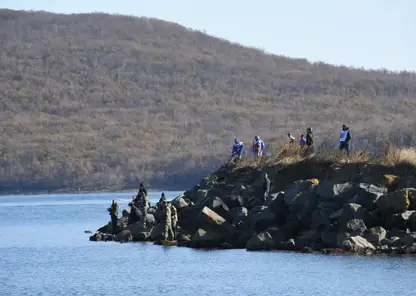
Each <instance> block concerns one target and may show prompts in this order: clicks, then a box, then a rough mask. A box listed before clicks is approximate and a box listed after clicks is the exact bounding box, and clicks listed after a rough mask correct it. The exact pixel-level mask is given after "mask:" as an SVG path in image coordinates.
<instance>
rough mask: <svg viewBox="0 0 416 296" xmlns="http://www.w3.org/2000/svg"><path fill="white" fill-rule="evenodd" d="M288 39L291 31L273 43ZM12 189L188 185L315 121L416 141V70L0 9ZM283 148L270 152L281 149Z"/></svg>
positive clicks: (118, 19)
mask: <svg viewBox="0 0 416 296" xmlns="http://www.w3.org/2000/svg"><path fill="white" fill-rule="evenodd" d="M270 38H278V36H270ZM0 99H1V101H0V107H1V108H0V116H1V117H0V118H1V120H0V141H1V142H0V145H1V146H0V164H1V165H0V169H1V172H0V191H2V192H6V191H9V192H10V191H18V190H20V191H21V192H22V191H40V190H58V189H64V190H69V189H74V188H75V189H77V188H80V189H81V190H94V189H120V188H132V187H136V186H137V181H138V180H140V181H142V180H143V181H144V182H146V184H150V185H151V186H153V188H154V187H158V188H165V189H167V188H178V189H179V188H181V189H182V188H184V187H187V186H189V185H190V184H192V183H194V182H195V181H197V180H199V178H200V177H202V176H204V175H205V174H207V173H209V172H211V171H213V170H214V169H215V168H217V167H218V165H220V163H221V162H222V161H223V160H224V159H225V157H227V156H228V155H229V150H230V146H231V145H232V141H233V139H234V137H238V138H241V139H242V140H244V141H245V142H247V143H248V142H249V141H251V140H252V137H253V136H254V135H259V136H261V137H262V138H264V139H265V140H266V145H267V144H270V141H271V140H270V139H273V142H276V141H279V140H280V139H282V140H284V141H285V140H286V138H285V134H286V133H287V132H289V131H291V132H292V133H294V135H296V136H297V137H298V136H299V135H300V133H302V132H303V131H304V130H305V128H306V127H307V126H312V127H313V128H314V129H315V134H316V139H317V141H318V142H322V141H325V140H328V142H327V144H331V145H332V144H334V143H336V138H337V134H338V130H339V128H340V125H341V124H342V123H346V124H348V125H349V126H350V127H351V132H352V135H353V139H354V146H355V147H358V146H363V147H365V148H368V147H377V146H378V145H379V144H380V143H381V141H386V140H393V141H395V142H398V141H399V142H400V141H401V142H403V143H404V144H411V143H412V141H414V139H415V137H414V136H415V124H414V122H415V119H414V118H415V111H416V75H415V74H414V73H407V72H402V73H392V72H388V71H383V70H380V71H367V70H363V69H350V68H347V67H335V66H331V65H327V64H324V63H309V62H308V61H307V60H303V59H291V58H287V57H283V56H276V55H270V54H266V53H264V52H263V51H261V50H257V49H253V48H247V47H244V46H241V45H239V44H233V43H230V42H228V41H226V40H222V39H218V38H214V37H211V36H208V35H206V34H203V33H202V32H198V31H194V30H189V29H187V28H184V27H182V26H180V25H177V24H174V23H169V22H165V21H161V20H158V19H147V18H135V17H130V16H120V15H107V14H99V13H95V14H73V15H61V14H52V13H46V12H22V11H12V10H7V9H3V10H0ZM268 147H270V145H268Z"/></svg>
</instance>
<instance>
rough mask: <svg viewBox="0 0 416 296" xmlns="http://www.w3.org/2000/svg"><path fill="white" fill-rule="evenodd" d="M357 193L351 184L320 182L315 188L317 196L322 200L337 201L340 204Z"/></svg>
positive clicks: (329, 181)
mask: <svg viewBox="0 0 416 296" xmlns="http://www.w3.org/2000/svg"><path fill="white" fill-rule="evenodd" d="M356 192H357V190H356V186H355V185H354V183H352V182H347V183H337V182H335V181H332V180H326V181H323V182H321V183H320V184H319V185H318V188H317V194H318V196H319V197H320V198H321V199H322V200H337V201H339V202H342V201H343V200H345V199H349V198H351V197H352V196H354V194H355V193H356Z"/></svg>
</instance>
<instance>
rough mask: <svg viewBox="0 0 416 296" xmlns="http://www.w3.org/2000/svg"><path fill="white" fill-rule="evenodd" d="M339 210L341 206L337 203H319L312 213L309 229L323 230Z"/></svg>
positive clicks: (327, 201)
mask: <svg viewBox="0 0 416 296" xmlns="http://www.w3.org/2000/svg"><path fill="white" fill-rule="evenodd" d="M340 209H341V204H340V203H339V202H338V201H331V200H326V201H321V202H319V203H318V204H317V206H316V208H315V209H314V210H313V212H312V220H311V228H313V229H323V228H325V226H327V225H329V224H331V220H332V219H334V215H333V214H334V213H335V212H337V211H339V210H340ZM335 218H336V217H335Z"/></svg>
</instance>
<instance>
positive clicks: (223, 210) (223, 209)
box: [205, 196, 231, 221]
mask: <svg viewBox="0 0 416 296" xmlns="http://www.w3.org/2000/svg"><path fill="white" fill-rule="evenodd" d="M205 206H207V207H208V208H210V209H211V210H213V211H214V212H216V213H217V214H218V215H220V216H221V217H223V218H224V219H225V220H227V221H230V220H231V215H230V210H229V208H228V206H227V205H226V203H225V202H224V201H223V200H222V199H221V198H219V197H217V196H216V197H213V198H210V199H209V200H208V201H207V203H206V204H205Z"/></svg>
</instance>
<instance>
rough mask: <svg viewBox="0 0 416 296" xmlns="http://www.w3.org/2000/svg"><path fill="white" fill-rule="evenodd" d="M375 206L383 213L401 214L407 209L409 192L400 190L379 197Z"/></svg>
mask: <svg viewBox="0 0 416 296" xmlns="http://www.w3.org/2000/svg"><path fill="white" fill-rule="evenodd" d="M376 203H377V206H378V207H379V208H380V210H381V211H382V212H385V213H392V214H397V213H402V212H404V211H406V210H407V209H408V208H409V205H410V200H409V190H408V189H400V190H397V191H393V192H390V193H387V194H384V195H382V196H380V197H379V199H378V200H377V202H376Z"/></svg>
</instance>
